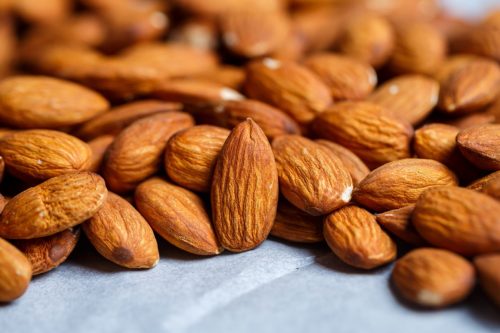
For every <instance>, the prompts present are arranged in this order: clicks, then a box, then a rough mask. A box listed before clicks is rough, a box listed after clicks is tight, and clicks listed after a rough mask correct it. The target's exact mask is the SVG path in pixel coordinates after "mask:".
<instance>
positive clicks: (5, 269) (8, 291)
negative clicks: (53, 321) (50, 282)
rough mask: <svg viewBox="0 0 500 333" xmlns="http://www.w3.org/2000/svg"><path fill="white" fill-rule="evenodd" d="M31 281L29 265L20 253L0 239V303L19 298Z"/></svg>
mask: <svg viewBox="0 0 500 333" xmlns="http://www.w3.org/2000/svg"><path fill="white" fill-rule="evenodd" d="M30 281H31V264H30V262H29V261H28V259H26V257H25V256H24V254H22V252H21V251H19V250H18V249H16V248H15V247H14V246H13V245H11V244H9V243H8V242H7V241H6V240H3V239H2V238H0V302H10V301H13V300H15V299H17V298H19V297H21V296H22V295H23V294H24V292H25V291H26V289H27V288H28V285H29V283H30Z"/></svg>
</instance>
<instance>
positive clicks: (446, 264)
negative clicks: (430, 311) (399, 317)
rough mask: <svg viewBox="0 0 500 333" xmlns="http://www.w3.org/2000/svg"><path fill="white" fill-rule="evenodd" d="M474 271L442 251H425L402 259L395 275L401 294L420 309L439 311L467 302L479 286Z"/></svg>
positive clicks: (398, 262)
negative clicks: (476, 283) (471, 293)
mask: <svg viewBox="0 0 500 333" xmlns="http://www.w3.org/2000/svg"><path fill="white" fill-rule="evenodd" d="M475 280H476V278H475V272H474V267H473V266H472V265H471V264H470V263H469V262H468V261H467V260H465V259H464V258H462V257H460V256H459V255H456V254H454V253H452V252H449V251H446V250H440V249H431V248H421V249H417V250H413V251H411V252H410V253H408V254H406V255H405V256H404V257H402V258H401V259H399V260H398V261H397V262H396V265H395V266H394V270H393V271H392V282H393V283H394V286H395V288H396V291H397V292H398V294H400V295H401V296H402V297H403V298H404V299H406V300H407V301H409V302H411V303H414V304H416V305H420V306H424V307H431V308H439V307H445V306H448V305H452V304H455V303H458V302H460V301H462V300H463V299H465V298H466V297H467V296H468V295H469V293H470V292H471V291H472V289H473V287H474V284H475Z"/></svg>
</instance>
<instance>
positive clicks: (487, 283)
mask: <svg viewBox="0 0 500 333" xmlns="http://www.w3.org/2000/svg"><path fill="white" fill-rule="evenodd" d="M474 266H475V267H476V271H477V274H478V277H479V283H480V284H481V287H482V288H483V290H484V291H485V292H486V294H487V295H488V296H489V297H490V298H491V299H492V300H493V301H494V302H495V303H496V304H497V305H499V306H500V294H499V293H498V291H499V290H500V254H498V253H492V254H483V255H481V256H477V257H475V258H474Z"/></svg>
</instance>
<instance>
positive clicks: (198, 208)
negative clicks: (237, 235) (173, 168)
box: [135, 178, 222, 255]
mask: <svg viewBox="0 0 500 333" xmlns="http://www.w3.org/2000/svg"><path fill="white" fill-rule="evenodd" d="M135 204H136V206H137V209H138V210H139V212H141V214H142V215H143V216H144V218H145V219H146V221H148V223H149V224H150V225H151V227H152V228H153V230H154V231H156V232H157V233H158V234H159V235H160V236H162V237H163V238H164V239H166V240H167V241H168V242H169V243H171V244H172V245H174V246H176V247H178V248H180V249H182V250H184V251H187V252H190V253H193V254H198V255H216V254H219V253H221V252H222V249H221V246H220V244H219V242H218V241H217V237H216V236H215V233H214V230H213V228H212V224H211V222H210V217H209V215H208V213H207V211H206V209H205V205H204V203H203V201H202V200H201V198H200V197H199V196H197V195H196V194H194V193H193V192H190V191H188V190H186V189H184V188H182V187H179V186H176V185H173V184H170V183H168V182H166V181H164V180H162V179H160V178H151V179H149V180H146V181H145V182H143V183H141V184H140V185H139V186H138V187H137V189H136V191H135Z"/></svg>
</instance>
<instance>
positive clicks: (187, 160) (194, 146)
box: [165, 125, 230, 192]
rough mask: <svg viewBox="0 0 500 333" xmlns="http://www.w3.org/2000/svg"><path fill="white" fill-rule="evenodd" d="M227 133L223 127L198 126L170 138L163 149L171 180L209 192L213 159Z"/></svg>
mask: <svg viewBox="0 0 500 333" xmlns="http://www.w3.org/2000/svg"><path fill="white" fill-rule="evenodd" d="M229 133H230V131H229V130H227V129H225V128H220V127H215V126H210V125H200V126H194V127H191V128H188V129H185V130H183V131H181V132H179V133H177V134H176V135H174V136H173V137H172V138H170V140H169V141H168V143H167V147H166V150H165V170H167V173H168V176H169V177H170V179H172V180H173V181H174V182H176V183H177V184H179V185H181V186H183V187H185V188H187V189H190V190H193V191H200V192H208V191H210V186H211V184H212V173H213V169H214V167H215V162H216V161H217V156H218V155H219V152H220V151H221V149H222V146H223V145H224V142H225V141H226V139H227V137H228V136H229Z"/></svg>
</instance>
